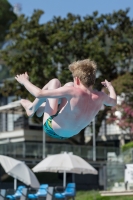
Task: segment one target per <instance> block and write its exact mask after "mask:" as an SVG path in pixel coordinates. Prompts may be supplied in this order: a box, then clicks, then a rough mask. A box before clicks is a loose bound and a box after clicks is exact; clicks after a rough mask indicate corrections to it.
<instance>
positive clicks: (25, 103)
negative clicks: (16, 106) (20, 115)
mask: <svg viewBox="0 0 133 200" xmlns="http://www.w3.org/2000/svg"><path fill="white" fill-rule="evenodd" d="M20 103H21V105H22V106H23V107H24V109H25V111H26V114H27V115H28V117H32V116H33V115H34V113H33V111H32V103H31V101H29V100H27V99H21V101H20Z"/></svg>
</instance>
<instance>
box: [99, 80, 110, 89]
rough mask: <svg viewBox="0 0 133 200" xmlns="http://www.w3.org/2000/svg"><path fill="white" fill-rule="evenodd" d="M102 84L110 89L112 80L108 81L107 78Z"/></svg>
mask: <svg viewBox="0 0 133 200" xmlns="http://www.w3.org/2000/svg"><path fill="white" fill-rule="evenodd" d="M101 84H102V85H104V87H106V88H108V90H109V88H110V86H112V84H111V82H108V81H107V80H105V81H103V82H101Z"/></svg>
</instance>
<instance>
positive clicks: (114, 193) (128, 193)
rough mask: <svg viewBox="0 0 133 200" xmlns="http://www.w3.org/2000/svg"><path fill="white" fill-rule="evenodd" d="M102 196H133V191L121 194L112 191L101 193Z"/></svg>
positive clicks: (121, 192)
mask: <svg viewBox="0 0 133 200" xmlns="http://www.w3.org/2000/svg"><path fill="white" fill-rule="evenodd" d="M100 194H101V196H133V191H120V192H111V191H101V192H100Z"/></svg>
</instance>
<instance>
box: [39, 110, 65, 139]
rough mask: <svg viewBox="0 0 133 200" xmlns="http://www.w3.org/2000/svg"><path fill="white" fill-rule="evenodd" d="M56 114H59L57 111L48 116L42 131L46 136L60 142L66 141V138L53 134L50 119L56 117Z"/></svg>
mask: <svg viewBox="0 0 133 200" xmlns="http://www.w3.org/2000/svg"><path fill="white" fill-rule="evenodd" d="M58 113H59V111H58V112H57V113H56V114H55V115H52V116H50V117H49V118H48V119H47V120H46V122H45V124H44V125H43V130H44V131H45V133H46V134H47V135H49V136H50V137H52V138H56V139H60V140H62V139H66V138H65V137H61V136H59V135H57V134H56V133H55V132H54V130H53V128H52V119H53V118H54V117H55V116H57V115H58Z"/></svg>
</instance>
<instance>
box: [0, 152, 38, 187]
mask: <svg viewBox="0 0 133 200" xmlns="http://www.w3.org/2000/svg"><path fill="white" fill-rule="evenodd" d="M0 164H1V165H2V167H3V168H4V170H5V172H6V173H7V174H9V175H10V176H12V177H14V189H16V187H17V179H18V180H20V181H21V182H23V183H25V184H26V185H28V186H31V187H32V188H39V186H40V184H39V182H38V180H37V178H36V176H35V174H34V173H33V172H32V170H30V168H29V167H28V166H27V165H26V164H25V163H24V162H22V161H19V160H16V159H14V158H11V157H8V156H3V155H0Z"/></svg>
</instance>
